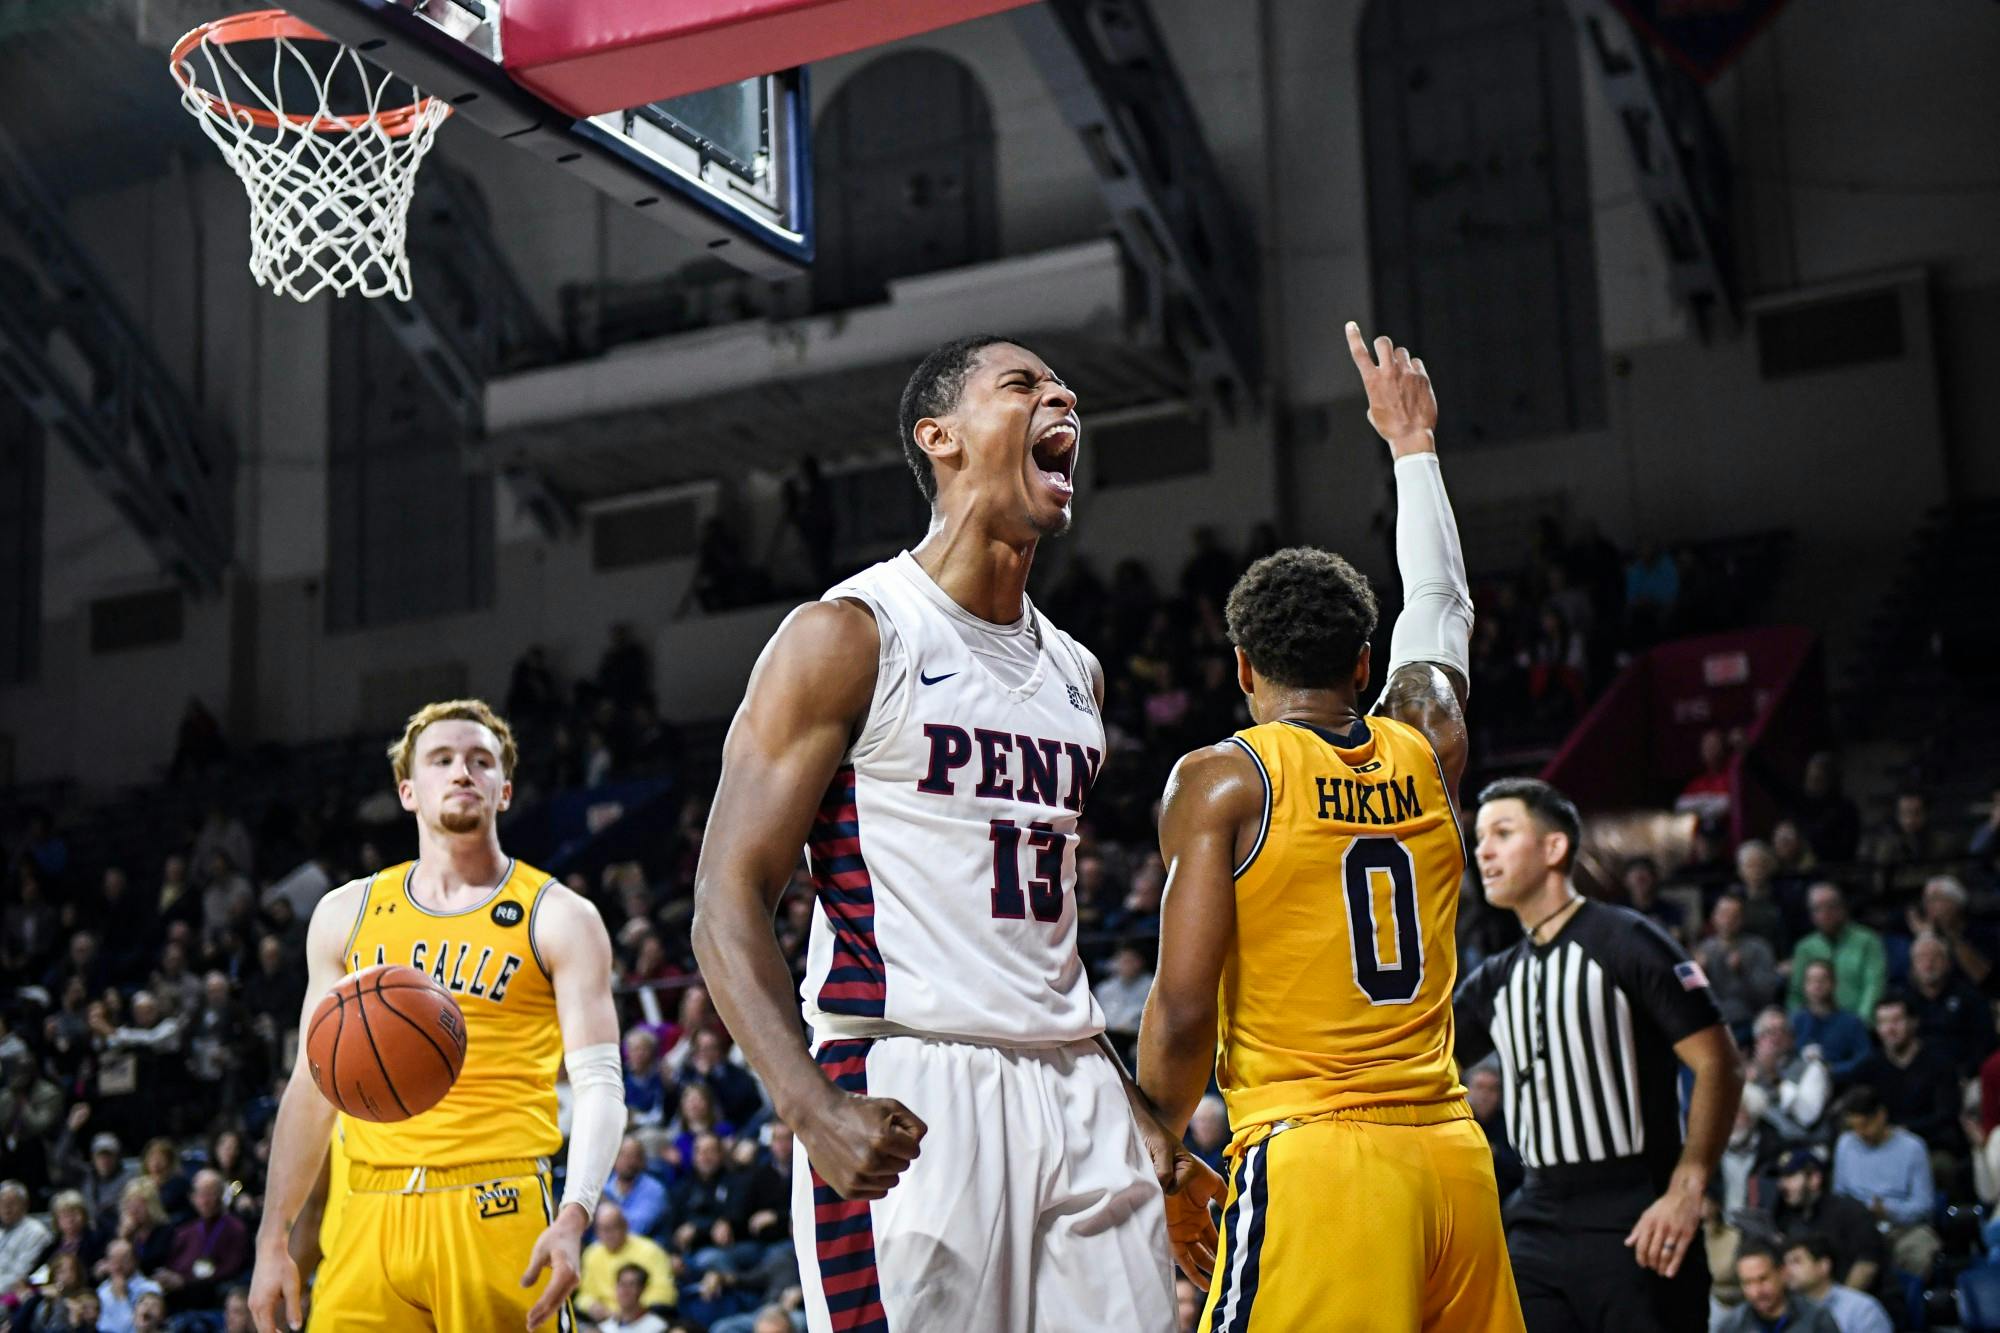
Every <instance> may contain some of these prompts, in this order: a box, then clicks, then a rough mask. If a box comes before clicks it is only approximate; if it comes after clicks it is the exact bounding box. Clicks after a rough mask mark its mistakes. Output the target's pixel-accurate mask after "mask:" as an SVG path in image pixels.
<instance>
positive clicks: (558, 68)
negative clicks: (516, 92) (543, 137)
mask: <svg viewBox="0 0 2000 1333" xmlns="http://www.w3.org/2000/svg"><path fill="white" fill-rule="evenodd" d="M1025 3H1027V0H505V3H504V5H503V6H502V8H501V25H502V27H501V51H502V52H503V55H504V64H505V65H506V68H507V72H508V74H510V75H512V76H513V78H514V80H515V82H517V83H519V84H521V85H522V86H523V87H525V88H527V89H528V90H529V91H531V92H533V93H535V94H536V95H537V96H539V97H540V98H542V99H543V100H544V101H546V102H550V103H552V104H553V105H555V106H557V107H560V108H561V109H563V110H564V111H567V112H569V113H570V114H571V115H575V116H594V115H598V114H600V113H602V112H605V111H618V110H622V109H624V108H626V107H634V106H640V105H642V104H644V103H646V102H657V101H659V100H660V99H662V98H666V97H678V96H680V95H681V94H682V93H692V92H699V91H701V90H702V89H704V88H714V87H718V86H719V85H721V84H725V83H734V82H736V81H737V80H739V79H747V78H751V77H753V76H755V75H759V74H769V73H772V72H773V71H776V70H781V69H788V68H790V67H791V66H793V65H804V64H808V63H810V62H812V61H815V60H824V59H825V58H827V57H828V56H837V55H844V54H846V53H847V52H849V51H859V50H861V49H862V48H864V47H869V46H880V45H882V44H883V43H885V42H893V41H895V40H896V39H897V38H899V37H908V36H910V35H912V34H914V33H920V32H929V31H931V30H932V29H934V28H942V27H946V26H948V25H950V24H953V23H961V22H963V21H965V20H966V19H973V18H980V17H983V16H984V15H987V14H997V13H999V12H1000V11H1001V10H1005V9H1015V8H1018V7H1020V6H1021V5H1023V4H1025Z"/></svg>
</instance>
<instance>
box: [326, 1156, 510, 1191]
mask: <svg viewBox="0 0 2000 1333" xmlns="http://www.w3.org/2000/svg"><path fill="white" fill-rule="evenodd" d="M548 1169H549V1163H548V1159H547V1158H545V1157H508V1158H503V1159H501V1160H500V1161H497V1162H474V1163H472V1164H471V1165H470V1166H454V1167H445V1168H442V1169H438V1168H432V1167H427V1166H413V1167H408V1168H405V1167H396V1166H366V1165H364V1164H362V1163H360V1162H353V1163H350V1164H349V1166H348V1168H347V1188H348V1189H349V1190H350V1191H352V1192H353V1193H355V1194H435V1193H437V1192H438V1191H440V1190H462V1189H470V1188H472V1187H473V1186H474V1185H490V1184H492V1183H493V1182H494V1181H496V1180H513V1179H515V1178H517V1177H520V1176H539V1175H542V1174H543V1173H544V1172H546V1171H547V1170H548Z"/></svg>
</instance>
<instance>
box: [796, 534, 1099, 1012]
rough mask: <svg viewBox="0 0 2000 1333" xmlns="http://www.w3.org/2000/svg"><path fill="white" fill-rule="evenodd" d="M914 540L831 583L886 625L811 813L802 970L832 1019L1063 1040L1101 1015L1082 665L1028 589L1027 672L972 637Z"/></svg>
mask: <svg viewBox="0 0 2000 1333" xmlns="http://www.w3.org/2000/svg"><path fill="white" fill-rule="evenodd" d="M943 597H944V593H943V592H942V590H940V589H939V588H938V587H937V585H936V584H935V583H934V582H932V581H931V578H930V575H928V574H926V573H925V572H924V570H923V568H922V566H920V565H918V564H917V562H916V560H915V558H914V557H912V556H911V555H910V553H909V552H907V551H905V552H904V553H903V554H902V555H900V556H898V557H896V558H895V559H893V560H888V561H884V562H883V563H881V564H878V565H875V566H873V567H871V568H869V569H865V570H863V571H862V572H861V573H859V574H857V575H855V576H854V577H853V578H851V579H849V580H847V581H846V582H845V583H842V584H839V585H838V586H836V587H835V588H833V589H832V590H831V591H829V592H828V593H827V594H826V597H825V599H824V600H827V601H835V600H840V599H852V600H855V601H859V602H862V603H864V604H866V605H867V606H868V607H869V608H870V609H871V610H872V611H873V612H874V614H875V621H876V626H877V629H878V631H879V632H880V635H881V640H882V655H881V659H880V661H879V663H878V665H877V670H876V681H875V693H874V697H873V699H872V700H871V702H870V704H869V709H868V716H867V720H866V722H865V723H864V724H863V727H862V730H861V733H860V735H859V736H858V737H857V739H856V740H855V742H854V744H853V745H852V746H851V747H850V749H849V751H848V753H847V755H846V757H845V759H844V761H843V764H842V766H841V768H840V770H839V771H838V772H837V773H836V774H835V776H834V780H833V785H832V786H831V788H830V789H829V790H828V791H827V794H826V797H825V800H824V801H823V802H822V804H821V806H820V808H819V811H818V813H817V814H816V815H815V816H814V819H813V824H812V831H811V834H810V837H809V841H808V843H807V847H806V851H807V854H808V858H809V861H810V864H811V869H812V876H813V886H814V889H815V891H816V893H817V903H816V905H815V907H814V910H813V924H812V938H811V943H810V947H809V949H808V951H807V968H806V976H805V981H804V983H803V984H802V986H801V988H800V996H801V998H802V999H803V1001H804V1007H805V1014H806V1021H807V1022H808V1023H810V1024H811V1025H812V1027H813V1030H814V1032H815V1034H816V1035H818V1036H821V1037H828V1036H839V1037H860V1036H880V1035H884V1034H890V1033H896V1032H905V1033H918V1034H923V1035H931V1036H940V1037H951V1038H958V1039H963V1040H968V1041H975V1042H984V1043H991V1044H998V1045H1017V1046H1043V1045H1057V1044H1061V1043H1064V1042H1070V1041H1075V1040H1078V1039H1082V1038H1087V1037H1090V1036H1093V1035H1095V1034H1096V1033H1097V1032H1099V1031H1101V1030H1102V1029H1103V1027H1104V1017H1103V1013H1102V1011H1100V1010H1099V1009H1098V1007H1097V1002H1096V1001H1095V1000H1094V999H1093V998H1092V997H1091V994H1090V984H1089V978H1088V976H1087V975H1086V974H1085V971H1084V967H1083V963H1082V961H1081V960H1080V959H1079V958H1078V957H1077V953H1076V896H1075V893H1074V891H1073V890H1074V887H1075V883H1076V844H1077V833H1076V825H1077V818H1078V816H1079V814H1080V813H1081V812H1082V810H1083V803H1084V798H1085V797H1086V796H1087V795H1088V793H1089V791H1090V786H1091V783H1092V781H1093V780H1094V779H1095V778H1096V776H1097V770H1098V766H1099V764H1100V763H1101V762H1102V759H1103V756H1104V728H1103V725H1102V723H1101V722H1100V721H1099V719H1098V715H1097V708H1096V705H1095V703H1094V702H1093V700H1092V691H1091V678H1090V670H1089V667H1088V666H1087V664H1086V659H1085V658H1084V656H1083V654H1082V652H1081V651H1080V650H1079V649H1078V648H1077V647H1076V645H1075V644H1074V643H1073V642H1072V641H1071V640H1070V638H1069V636H1068V635H1066V634H1064V633H1063V632H1062V631H1060V630H1058V629H1056V628H1055V626H1053V625H1051V624H1050V623H1049V622H1048V619H1047V618H1046V617H1044V616H1043V615H1042V614H1041V613H1040V612H1038V611H1036V610H1034V608H1033V607H1032V605H1030V607H1029V609H1028V614H1029V615H1031V616H1032V617H1033V618H1034V629H1035V631H1036V632H1037V634H1038V636H1039V640H1040V648H1039V652H1038V655H1037V661H1036V664H1035V666H1034V667H1033V668H1032V672H1031V674H1030V675H1029V676H1028V678H1027V679H1026V680H1025V681H1024V682H1023V683H1022V684H1020V685H1019V686H1018V687H1013V688H1009V687H1008V686H1006V685H1004V684H1002V683H1001V681H1000V680H999V679H998V678H997V677H996V676H995V675H993V674H992V672H990V671H989V670H988V669H987V668H986V667H985V666H984V665H983V664H982V663H981V662H980V661H979V660H978V658H977V656H976V655H975V654H974V653H973V652H972V651H971V649H970V648H968V647H967V645H966V642H965V640H964V639H963V638H962V637H961V636H960V634H959V631H958V630H957V629H956V628H955V627H954V625H953V623H952V619H951V612H950V611H949V610H947V609H946V607H944V606H942V605H940V603H939V599H942V598H943Z"/></svg>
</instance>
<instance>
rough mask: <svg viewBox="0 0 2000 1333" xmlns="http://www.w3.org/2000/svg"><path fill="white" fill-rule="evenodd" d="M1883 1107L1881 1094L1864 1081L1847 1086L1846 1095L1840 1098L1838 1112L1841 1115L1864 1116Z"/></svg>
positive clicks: (1872, 1113)
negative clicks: (1857, 1084) (1851, 1086)
mask: <svg viewBox="0 0 2000 1333" xmlns="http://www.w3.org/2000/svg"><path fill="white" fill-rule="evenodd" d="M1883 1109H1884V1108H1883V1105H1882V1094H1881V1093H1879V1092H1877V1091H1875V1089H1873V1088H1871V1087H1870V1086H1868V1085H1867V1084H1866V1083H1863V1084H1861V1085H1860V1086H1858V1087H1854V1088H1849V1089H1848V1091H1847V1095H1846V1096H1845V1097H1842V1098H1841V1099H1840V1113H1841V1114H1842V1115H1843V1116H1850V1115H1858V1116H1862V1117H1864V1118H1866V1117H1868V1116H1872V1115H1874V1114H1875V1113H1876V1112H1877V1111H1880V1110H1883Z"/></svg>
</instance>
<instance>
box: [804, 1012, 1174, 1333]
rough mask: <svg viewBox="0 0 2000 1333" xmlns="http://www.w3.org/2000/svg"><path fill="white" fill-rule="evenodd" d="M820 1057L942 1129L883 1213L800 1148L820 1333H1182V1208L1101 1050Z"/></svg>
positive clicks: (901, 1046)
mask: <svg viewBox="0 0 2000 1333" xmlns="http://www.w3.org/2000/svg"><path fill="white" fill-rule="evenodd" d="M815 1055H816V1056H817V1058H818V1060H819V1063H820V1067H821V1068H822V1069H824V1070H825V1071H826V1073H827V1076H828V1077H829V1078H831V1079H832V1080H833V1081H834V1082H835V1083H836V1084H837V1085H838V1086H840V1087H842V1088H844V1089H846V1090H847V1091H849V1092H857V1093H863V1094H865V1095H867V1096H871V1097H893V1098H895V1099H896V1100H897V1101H900V1102H902V1103H903V1105H905V1106H907V1107H909V1108H910V1110H911V1111H913V1112H915V1113H916V1115H917V1117H918V1118H919V1119H921V1120H922V1121H923V1122H924V1124H925V1125H926V1126H928V1132H927V1133H926V1134H925V1136H924V1142H923V1151H922V1153H921V1154H920V1155H919V1156H918V1158H917V1160H916V1161H915V1162H914V1163H912V1164H911V1166H910V1168H909V1170H907V1171H905V1172H904V1173H903V1175H902V1177H901V1178H900V1179H899V1180H898V1181H897V1182H896V1187H895V1188H894V1189H892V1190H890V1191H889V1193H888V1195H887V1197H885V1198H882V1199H877V1200H876V1201H874V1202H873V1203H868V1202H849V1201H848V1200H845V1199H842V1198H841V1197H840V1196H839V1195H838V1194H836V1193H834V1191H833V1190H832V1188H831V1187H830V1186H828V1185H827V1184H826V1183H825V1182H824V1181H822V1180H821V1179H820V1178H819V1175H818V1173H817V1172H815V1171H813V1170H812V1169H811V1163H810V1161H807V1160H804V1159H805V1156H806V1148H805V1144H804V1143H800V1144H799V1145H798V1148H797V1151H798V1153H799V1155H800V1159H801V1160H800V1161H799V1162H798V1163H796V1164H795V1166H794V1170H793V1175H792V1221H793V1227H794V1230H793V1235H794V1237H795V1238H796V1241H797V1244H798V1249H799V1276H800V1279H801V1282H802V1285H803V1286H804V1289H805V1304H806V1322H807V1325H808V1327H809V1328H810V1329H811V1330H812V1333H1053V1331H1055V1330H1065V1331H1066V1330H1093V1331H1095V1330H1117V1331H1118V1333H1124V1331H1125V1330H1135V1331H1136V1333H1172V1330H1173V1328H1174V1313H1175V1311H1174V1278H1173V1272H1174V1270H1173V1260H1172V1258H1171V1257H1170V1255H1169V1253H1168V1250H1167V1232H1166V1214H1165V1205H1164V1202H1163V1199H1162V1196H1161V1194H1160V1187H1159V1183H1158V1181H1157V1180H1156V1179H1155V1177H1154V1175H1153V1170H1152V1166H1151V1164H1150V1163H1149V1162H1148V1160H1147V1157H1146V1150H1145V1148H1144V1146H1143V1145H1142V1144H1141V1142H1140V1140H1139V1131H1138V1128H1137V1127H1136V1126H1135V1125H1134V1124H1133V1121H1132V1112H1131V1108H1130V1107H1129V1106H1128V1105H1127V1103H1126V1100H1125V1090H1124V1087H1123V1085H1122V1083H1121V1082H1120V1080H1119V1077H1118V1071H1117V1069H1116V1068H1115V1067H1114V1066H1113V1065H1112V1063H1111V1060H1110V1059H1109V1057H1107V1056H1106V1055H1105V1054H1104V1053H1103V1052H1102V1051H1101V1050H1099V1049H1098V1048H1097V1046H1096V1045H1095V1044H1093V1043H1091V1042H1087V1041H1084V1042H1074V1043H1071V1044H1069V1045H1066V1046H1057V1047H1047V1048H1040V1049H1019V1048H1008V1047H998V1046H978V1045H970V1044H966V1043H961V1042H952V1041H941V1040H934V1039H931V1038H927V1037H908V1036H894V1037H874V1038H861V1039H831V1040H827V1041H824V1042H822V1043H820V1045H819V1047H818V1048H817V1050H816V1051H815Z"/></svg>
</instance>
